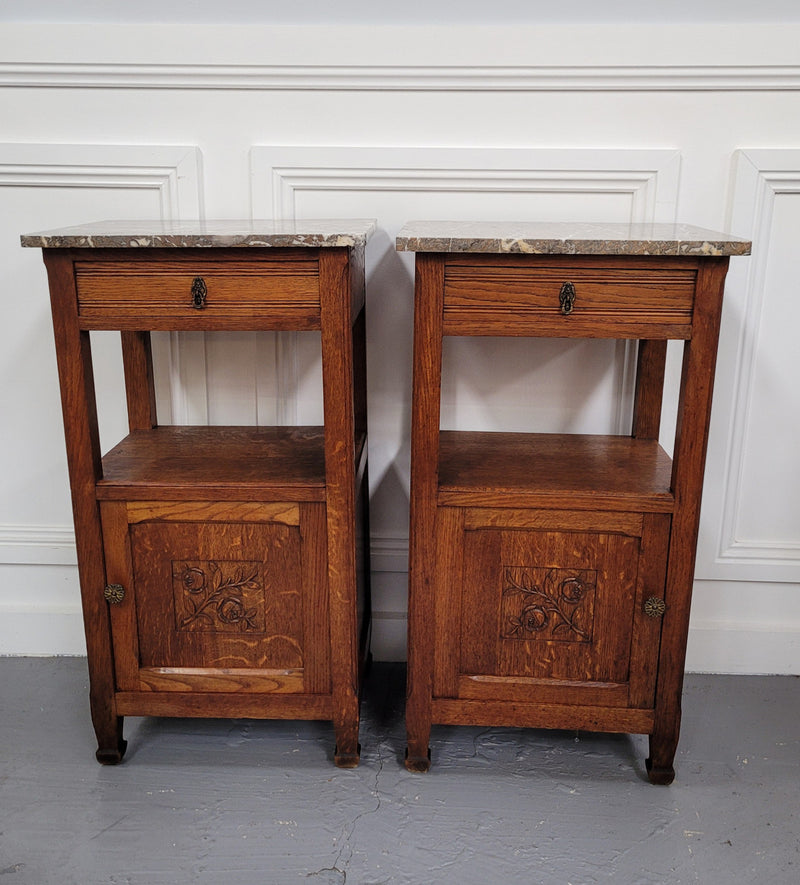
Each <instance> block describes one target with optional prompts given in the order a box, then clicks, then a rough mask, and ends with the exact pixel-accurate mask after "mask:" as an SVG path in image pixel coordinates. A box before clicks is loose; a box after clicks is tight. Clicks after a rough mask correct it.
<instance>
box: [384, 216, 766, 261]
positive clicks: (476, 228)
mask: <svg viewBox="0 0 800 885" xmlns="http://www.w3.org/2000/svg"><path fill="white" fill-rule="evenodd" d="M751 245H752V244H751V243H750V242H749V241H748V240H744V239H742V238H741V237H735V236H732V235H731V234H727V233H719V232H718V231H713V230H705V229H704V228H700V227H693V226H692V225H688V224H648V223H630V224H628V223H602V224H598V223H572V222H544V221H410V222H408V223H407V224H406V225H405V227H403V229H402V230H401V231H400V233H399V234H398V235H397V249H398V251H400V252H483V253H495V254H501V253H523V254H524V253H530V254H533V255H536V254H540V255H693V256H699V257H704V256H708V257H721V256H727V255H749V254H750V247H751Z"/></svg>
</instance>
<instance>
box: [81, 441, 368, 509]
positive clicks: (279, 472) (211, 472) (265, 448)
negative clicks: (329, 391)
mask: <svg viewBox="0 0 800 885" xmlns="http://www.w3.org/2000/svg"><path fill="white" fill-rule="evenodd" d="M364 444H365V438H361V439H359V440H358V441H357V444H356V459H357V461H358V460H359V458H360V455H361V453H362V450H363V448H364ZM325 496H326V489H325V434H324V430H323V428H322V427H316V426H314V427H194V426H191V427H187V426H160V427H156V428H153V429H152V430H135V431H133V432H132V433H130V434H129V435H128V436H126V437H125V439H123V440H122V441H121V442H120V443H119V444H118V445H116V446H115V447H114V448H113V449H111V451H109V452H108V453H107V454H106V455H105V456H104V458H103V478H102V479H101V480H99V481H98V483H97V498H98V499H99V500H128V499H148V500H180V501H187V500H198V499H199V500H231V501H281V500H287V501H324V500H325Z"/></svg>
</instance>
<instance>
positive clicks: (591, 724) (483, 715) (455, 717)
mask: <svg viewBox="0 0 800 885" xmlns="http://www.w3.org/2000/svg"><path fill="white" fill-rule="evenodd" d="M431 713H432V716H433V720H434V722H438V723H441V724H442V725H466V724H469V725H493V726H500V727H502V726H508V727H523V728H561V729H564V728H569V729H583V730H586V731H607V732H623V733H629V734H649V733H650V732H651V731H652V728H653V711H652V710H631V709H624V708H618V707H606V706H599V707H587V706H584V705H582V704H581V705H579V704H574V705H572V704H569V703H564V704H531V703H528V704H524V703H518V702H515V701H502V700H484V699H481V700H456V701H454V700H450V699H448V698H437V699H435V700H434V701H433V705H432V709H431Z"/></svg>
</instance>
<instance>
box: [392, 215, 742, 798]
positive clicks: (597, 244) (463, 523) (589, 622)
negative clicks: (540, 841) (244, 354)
mask: <svg viewBox="0 0 800 885" xmlns="http://www.w3.org/2000/svg"><path fill="white" fill-rule="evenodd" d="M418 227H419V229H417V228H416V227H415V226H414V225H411V226H410V227H409V228H408V229H407V230H405V231H404V232H403V233H402V234H401V236H400V237H399V238H398V248H401V249H409V250H414V251H417V256H416V285H415V304H414V356H413V360H414V362H413V371H414V380H413V400H412V427H411V520H410V545H409V613H408V688H407V691H408V703H407V707H406V729H407V741H408V747H407V753H406V767H407V768H408V769H409V770H410V771H416V772H420V771H427V770H428V768H429V766H430V752H429V749H428V747H429V738H430V730H431V725H432V724H433V723H442V724H448V725H460V724H473V725H508V726H533V727H546V728H576V729H589V730H602V731H629V732H639V733H644V734H648V735H649V736H650V756H649V759H648V760H647V769H648V775H649V778H650V780H651V782H652V783H656V784H667V783H670V782H671V781H672V779H673V777H674V768H673V761H674V757H675V752H676V747H677V741H678V735H679V727H680V695H681V685H682V679H683V665H684V660H685V653H686V639H687V633H688V619H689V607H690V601H691V593H692V582H693V569H694V556H695V546H696V539H697V529H698V520H699V505H700V495H701V490H702V479H703V465H704V460H705V450H706V444H707V437H708V422H709V416H710V408H711V390H712V385H713V376H714V362H715V356H716V349H717V338H718V334H719V318H720V310H721V301H722V288H723V282H724V278H725V274H726V270H727V265H728V258H727V255H729V254H745V253H746V252H747V251H748V250H749V244H748V243H746V242H744V241H739V240H737V239H736V238H730V237H726V236H725V235H719V237H718V238H717V237H716V236H715V235H714V236H710V238H709V239H707V238H706V235H707V234H709V235H710V233H711V232H706V231H696V230H691V231H690V230H688V229H686V230H684V229H681V232H682V235H688V236H690V237H692V238H693V239H692V240H691V243H689V247H688V248H687V244H686V243H684V242H677V241H675V242H672V241H669V242H668V241H667V240H665V239H663V236H665V235H666V233H667V232H666V230H665V229H664V230H661V233H660V236H662V239H659V240H658V241H657V242H655V241H653V242H652V243H651V242H649V241H647V242H645V241H644V240H643V239H641V237H645V236H646V235H647V231H639V232H638V233H636V232H634V233H633V234H632V236H633V235H634V234H635V237H634V239H631V240H630V241H627V240H626V241H624V242H623V241H622V240H621V239H620V238H621V237H623V235H624V234H625V231H624V230H622V229H617V230H616V231H612V232H611V234H610V236H611V240H609V242H608V244H607V246H608V248H606V249H604V248H603V242H601V241H600V240H599V239H594V238H593V237H588V238H586V237H584V239H580V238H573V239H569V241H567V240H566V239H564V238H565V237H575V232H574V231H571V229H568V228H567V227H564V226H562V227H561V228H559V229H558V230H559V236H560V237H561V238H560V239H548V238H547V237H548V232H547V230H546V229H544V228H543V227H542V226H539V228H536V230H533V228H531V229H528V228H525V230H527V231H528V233H529V234H530V236H531V237H533V236H534V234H535V236H536V239H535V241H534V240H533V239H524V240H522V239H519V238H520V237H521V236H522V233H521V231H523V228H524V226H519V225H517V226H514V225H493V226H492V225H489V226H488V227H487V228H486V237H490V239H489V240H483V239H481V238H480V236H478V234H479V233H480V231H481V230H483V228H482V227H481V226H480V225H474V226H472V227H471V228H470V226H469V225H466V226H465V227H464V229H463V230H462V231H461V233H458V232H457V231H458V230H460V228H459V227H458V225H456V227H455V228H453V229H452V231H450V229H449V228H448V227H447V225H444V224H441V223H436V222H431V223H429V224H427V225H425V224H422V225H420V226H418ZM490 228H491V230H490ZM598 230H599V229H598ZM448 231H449V232H448ZM470 231H471V233H470ZM523 232H524V231H523ZM462 234H463V235H462ZM473 235H474V236H473ZM471 236H472V239H470V237H471ZM550 236H551V237H556V233H555V232H552V233H551V234H550ZM587 236H588V234H587ZM598 236H599V233H598ZM450 237H452V239H450ZM704 244H705V245H704ZM709 244H711V245H710V246H709ZM530 251H533V252H536V251H541V252H543V253H553V254H542V255H536V254H524V253H525V252H530ZM580 252H584V253H585V254H570V253H580ZM604 252H607V253H608V254H603V253H604ZM491 253H503V254H491ZM564 253H566V254H564ZM554 255H555V257H554ZM565 281H571V282H573V284H574V286H575V289H576V300H575V304H574V307H573V310H572V312H571V313H568V314H564V313H563V312H562V311H561V307H560V304H559V301H558V294H559V289H560V287H561V285H562V284H563V282H565ZM445 335H509V336H511V335H529V336H557V337H593V338H596V337H602V338H638V339H640V343H639V355H638V360H637V377H636V386H635V392H634V402H633V421H632V427H631V434H630V436H616V437H614V436H586V435H577V434H576V435H567V434H538V433H503V432H495V433H489V432H477V431H441V430H440V428H439V420H440V397H441V367H442V339H443V337H444V336H445ZM667 339H678V340H683V341H685V342H686V344H685V345H684V363H683V375H682V380H681V395H680V402H679V407H678V420H677V434H676V443H675V449H674V451H675V457H674V460H672V459H670V458H669V457H668V456H667V454H666V452H664V450H663V449H662V448H661V447H660V446H659V444H658V435H659V429H660V425H661V410H662V399H663V386H664V366H665V358H666V341H667ZM658 603H662V604H665V606H666V610H665V613H664V614H663V616H659V615H658V608H657V604H658ZM648 612H654V613H655V614H656V616H655V617H651V616H650V615H649V614H648Z"/></svg>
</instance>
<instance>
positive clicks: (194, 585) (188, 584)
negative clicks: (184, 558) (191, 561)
mask: <svg viewBox="0 0 800 885" xmlns="http://www.w3.org/2000/svg"><path fill="white" fill-rule="evenodd" d="M181 581H182V582H183V586H184V587H185V588H186V589H187V590H188V591H189V592H190V593H200V592H202V590H203V588H204V587H205V586H206V573H205V572H204V571H201V570H200V569H199V568H187V569H186V570H185V571H184V573H183V574H182V575H181Z"/></svg>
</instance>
